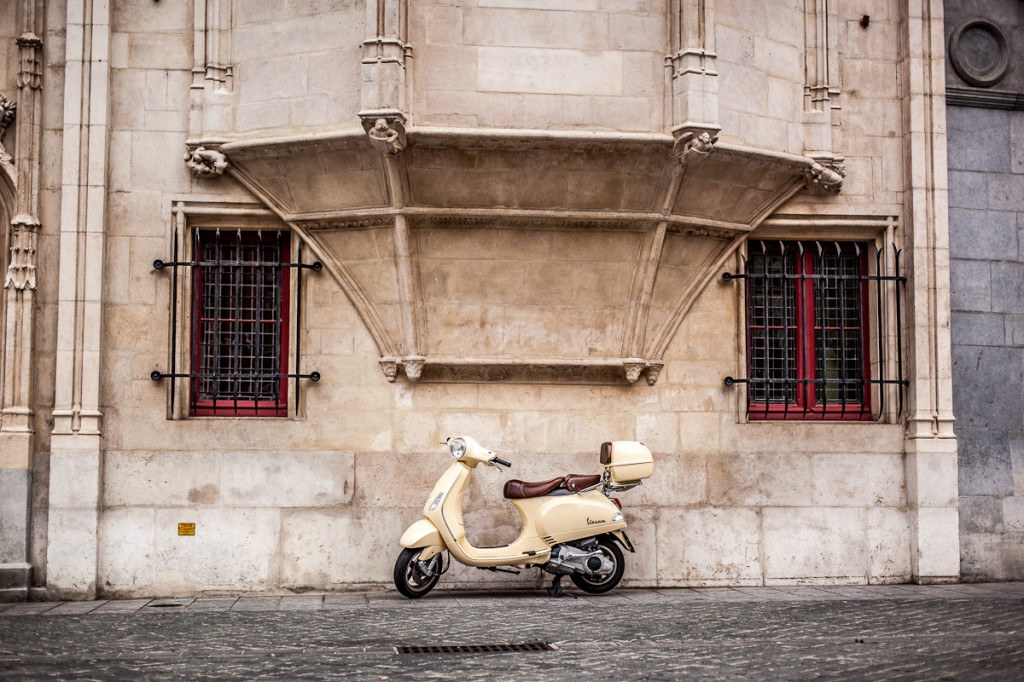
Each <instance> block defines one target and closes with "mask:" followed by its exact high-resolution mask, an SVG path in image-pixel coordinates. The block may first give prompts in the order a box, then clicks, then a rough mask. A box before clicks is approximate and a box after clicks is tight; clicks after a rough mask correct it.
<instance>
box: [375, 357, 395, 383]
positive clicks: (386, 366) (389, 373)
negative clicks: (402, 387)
mask: <svg viewBox="0 0 1024 682" xmlns="http://www.w3.org/2000/svg"><path fill="white" fill-rule="evenodd" d="M378 362H379V364H380V368H381V370H382V371H383V372H384V378H385V379H387V380H388V383H389V384H393V383H395V380H396V379H397V378H398V359H397V358H381V359H380V360H378Z"/></svg>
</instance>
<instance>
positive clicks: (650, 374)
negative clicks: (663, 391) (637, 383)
mask: <svg viewBox="0 0 1024 682" xmlns="http://www.w3.org/2000/svg"><path fill="white" fill-rule="evenodd" d="M664 366H665V363H664V362H662V361H661V360H650V361H648V363H647V371H646V372H645V374H646V376H647V385H648V386H653V385H654V384H656V383H658V377H659V376H661V370H662V368H663V367H664Z"/></svg>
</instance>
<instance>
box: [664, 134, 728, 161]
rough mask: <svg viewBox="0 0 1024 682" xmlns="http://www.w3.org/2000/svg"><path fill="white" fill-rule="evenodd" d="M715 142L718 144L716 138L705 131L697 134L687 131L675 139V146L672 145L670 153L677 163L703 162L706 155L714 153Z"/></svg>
mask: <svg viewBox="0 0 1024 682" xmlns="http://www.w3.org/2000/svg"><path fill="white" fill-rule="evenodd" d="M715 142H718V136H717V135H714V136H712V134H711V133H710V132H708V131H706V130H704V131H697V132H694V131H690V130H688V131H686V132H684V133H683V134H682V135H680V136H679V137H678V138H677V139H676V141H675V144H673V145H672V153H673V154H675V156H676V160H677V161H679V163H684V164H686V163H691V162H694V161H703V160H704V159H706V158H707V156H708V154H710V153H711V152H712V151H714V149H715V146H714V145H715Z"/></svg>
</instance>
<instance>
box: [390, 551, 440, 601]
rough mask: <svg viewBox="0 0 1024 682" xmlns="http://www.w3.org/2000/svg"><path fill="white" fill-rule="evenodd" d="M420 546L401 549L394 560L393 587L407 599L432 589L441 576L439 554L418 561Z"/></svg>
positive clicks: (416, 597)
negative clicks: (427, 559) (426, 559)
mask: <svg viewBox="0 0 1024 682" xmlns="http://www.w3.org/2000/svg"><path fill="white" fill-rule="evenodd" d="M422 551H423V548H422V547H416V548H412V549H409V548H407V549H403V550H402V551H401V553H400V554H399V555H398V560H397V561H395V587H397V588H398V591H399V592H401V593H402V594H403V595H405V596H406V597H408V598H409V599H418V598H420V597H422V596H423V595H425V594H426V593H427V592H430V591H431V590H432V589H434V585H436V584H437V581H438V580H439V579H440V578H441V572H440V568H441V555H440V554H436V555H434V558H433V559H430V560H429V561H420V560H419V556H420V553H421V552H422Z"/></svg>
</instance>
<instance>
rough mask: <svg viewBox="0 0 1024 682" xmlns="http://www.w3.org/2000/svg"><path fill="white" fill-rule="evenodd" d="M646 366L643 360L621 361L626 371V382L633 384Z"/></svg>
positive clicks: (630, 359)
mask: <svg viewBox="0 0 1024 682" xmlns="http://www.w3.org/2000/svg"><path fill="white" fill-rule="evenodd" d="M646 364H647V363H646V362H644V360H643V358H626V359H625V360H623V361H622V366H623V367H624V368H625V370H626V381H628V382H629V383H631V384H635V383H636V382H637V381H638V380H639V379H640V373H641V372H643V371H644V366H645V365H646Z"/></svg>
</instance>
